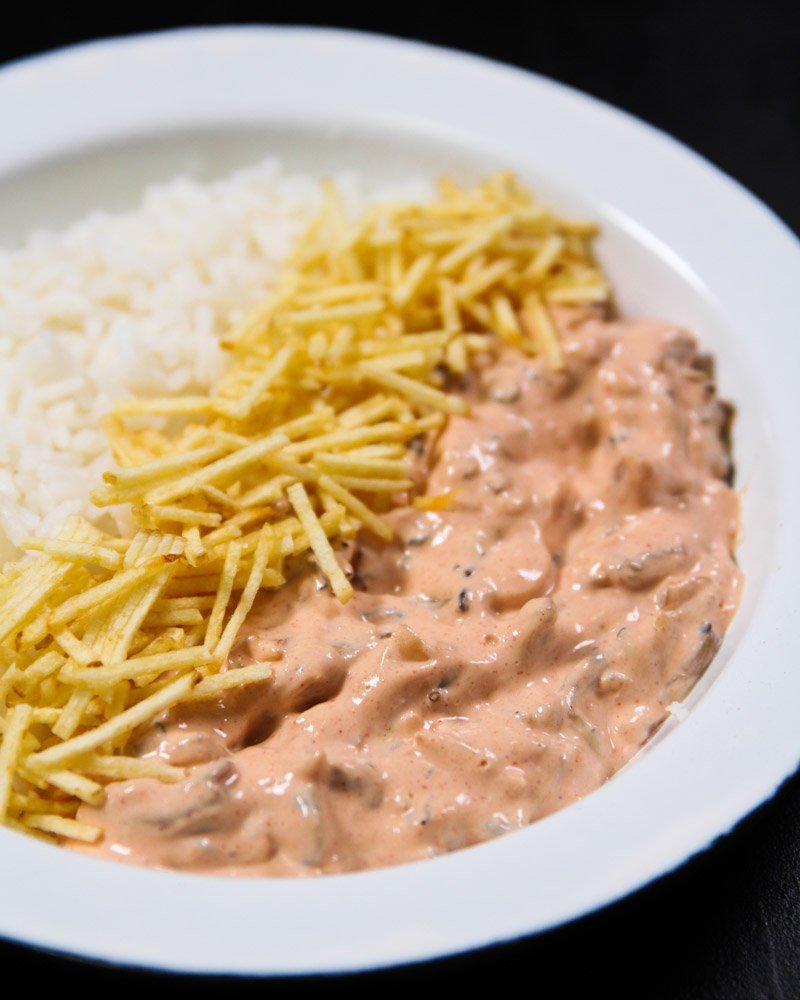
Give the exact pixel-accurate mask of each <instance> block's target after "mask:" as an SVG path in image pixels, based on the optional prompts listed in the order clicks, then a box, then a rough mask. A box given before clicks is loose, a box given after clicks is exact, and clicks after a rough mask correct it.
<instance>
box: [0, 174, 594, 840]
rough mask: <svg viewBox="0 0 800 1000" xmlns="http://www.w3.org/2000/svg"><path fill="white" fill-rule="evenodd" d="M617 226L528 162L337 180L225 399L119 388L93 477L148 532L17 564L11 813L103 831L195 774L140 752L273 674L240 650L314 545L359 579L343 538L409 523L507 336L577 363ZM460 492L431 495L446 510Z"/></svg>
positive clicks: (5, 684) (66, 831)
mask: <svg viewBox="0 0 800 1000" xmlns="http://www.w3.org/2000/svg"><path fill="white" fill-rule="evenodd" d="M594 232H595V227H594V226H592V225H591V224H587V223H583V222H570V221H567V220H564V219H559V218H557V217H555V216H554V215H552V214H551V213H550V212H548V211H547V210H546V209H545V208H544V207H542V206H541V205H540V204H538V203H537V202H535V201H534V200H533V199H532V198H531V197H530V195H529V194H528V193H527V192H526V191H525V190H524V189H523V188H522V187H520V186H519V184H518V183H517V182H516V180H515V179H514V178H513V177H512V176H510V175H508V174H497V175H495V176H492V177H490V178H488V179H487V180H486V181H484V182H483V183H482V184H480V185H479V186H478V187H477V188H476V189H474V190H472V191H466V192H465V191H462V190H461V189H460V188H458V187H457V186H456V185H455V184H453V183H452V182H450V181H443V182H441V183H440V192H439V197H438V198H437V199H436V200H434V201H432V202H431V203H429V204H385V203H384V204H380V205H374V206H372V207H370V208H369V209H368V210H367V211H366V212H365V213H364V214H363V216H362V217H361V218H360V219H359V220H357V221H355V222H350V221H348V220H347V219H346V218H345V215H344V212H343V209H342V207H341V204H340V201H339V198H338V197H337V193H336V191H335V189H334V188H333V187H332V186H330V185H328V186H327V187H326V203H325V207H324V209H323V211H322V213H321V215H320V216H319V218H318V219H317V220H316V222H315V223H314V225H313V226H312V227H311V229H310V231H309V232H308V233H307V234H306V236H305V238H304V239H303V240H302V242H301V243H300V245H299V246H298V247H297V249H296V252H295V254H294V256H293V258H292V259H291V260H290V261H289V263H288V266H287V269H286V272H285V274H284V275H283V277H282V279H281V280H280V281H279V282H278V284H277V286H276V288H275V289H274V290H273V292H272V295H271V296H270V298H269V299H268V300H267V301H265V302H264V303H262V304H261V305H260V306H259V308H257V309H256V310H255V311H254V312H253V313H252V314H251V315H250V316H249V317H248V318H247V319H246V320H245V321H244V322H243V323H242V324H241V325H240V326H239V327H238V328H237V329H234V330H232V331H231V332H230V335H229V336H228V337H227V339H226V340H225V342H224V344H223V346H224V347H225V348H226V349H227V350H228V351H229V352H230V356H231V363H230V365H229V368H228V370H227V373H226V375H225V376H224V377H223V378H222V379H221V381H220V382H219V383H218V384H217V386H216V387H215V389H214V391H213V392H212V393H211V394H210V395H208V396H176V397H170V398H166V399H151V398H148V399H134V400H130V401H127V402H124V403H121V404H119V405H118V406H117V407H116V409H115V411H114V413H113V414H112V415H111V416H110V417H109V419H108V426H107V430H108V433H109V436H110V440H111V444H112V448H113V451H114V456H115V458H116V460H117V462H118V463H119V468H117V469H115V470H114V471H112V472H108V473H106V474H105V476H104V480H105V483H104V485H102V486H100V487H98V488H97V489H96V490H95V491H94V493H93V494H92V500H93V502H94V503H95V504H96V505H97V506H98V507H99V508H103V507H111V506H114V505H118V504H125V505H130V510H131V513H132V516H133V519H134V521H135V523H136V524H137V526H138V529H139V530H138V531H137V532H136V533H135V534H133V535H132V537H125V538H121V537H119V536H118V535H115V534H111V533H109V532H106V531H102V530H100V529H99V528H97V527H95V526H93V525H91V524H89V523H88V522H87V521H85V520H83V519H82V518H79V517H74V518H72V519H70V520H69V521H68V523H67V524H66V525H65V526H64V527H63V528H62V530H61V532H60V533H59V535H58V537H56V538H53V539H39V538H31V539H28V540H26V542H25V543H24V545H23V548H25V549H27V550H28V551H29V552H31V553H34V554H32V555H28V556H27V557H26V558H24V559H22V560H21V561H19V562H16V563H12V564H9V565H6V566H5V567H3V571H2V574H0V738H1V739H2V742H0V820H3V821H4V822H5V823H6V824H8V825H9V826H12V827H16V828H20V829H24V830H26V831H27V832H34V833H38V834H39V835H41V836H46V837H55V838H75V839H79V840H85V841H89V842H92V841H95V840H97V839H98V838H99V837H100V836H101V833H102V831H100V830H99V829H97V828H95V827H92V826H88V825H86V824H83V823H80V822H78V821H76V820H75V818H74V817H75V813H76V810H77V808H78V806H79V804H80V803H81V802H88V803H91V804H93V805H97V804H100V803H101V802H102V801H103V798H104V787H103V785H104V782H107V781H115V780H122V779H128V778H134V777H152V778H157V779H160V780H162V781H180V780H182V779H183V778H184V777H185V773H184V771H183V769H182V768H177V767H174V766H171V765H168V764H166V763H164V762H162V761H159V760H158V759H153V758H145V759H140V758H137V757H133V756H126V754H125V749H126V746H127V745H128V743H129V741H130V738H131V736H132V734H133V733H134V731H135V730H136V729H137V728H138V727H140V726H143V725H146V724H149V723H151V722H152V721H153V720H154V719H155V718H156V717H157V716H159V715H160V714H161V713H163V712H165V711H166V710H168V709H170V708H171V707H172V706H174V705H177V704H179V703H185V702H188V701H192V700H202V699H214V698H217V697H219V696H220V695H221V694H222V693H223V692H225V691H226V690H227V689H229V688H233V687H240V686H242V685H247V684H253V683H259V682H265V681H268V680H269V678H270V677H271V667H270V664H269V663H255V664H252V665H250V666H245V667H241V668H238V669H232V668H229V667H228V666H227V658H228V654H229V652H230V650H231V647H232V645H233V643H234V641H235V639H236V635H237V633H238V631H239V629H240V628H241V626H242V623H243V622H244V619H245V617H246V615H247V614H248V612H249V611H250V608H251V607H252V605H253V603H254V601H255V599H256V597H257V595H258V592H259V591H260V590H262V589H270V588H276V587H280V586H281V585H282V584H283V583H284V581H285V578H286V577H285V570H286V566H287V561H288V560H294V559H296V558H297V557H303V558H308V556H309V555H310V556H311V557H312V558H313V559H314V560H315V561H316V564H317V565H318V567H319V569H320V570H321V571H322V572H323V573H324V575H325V577H326V578H327V580H328V583H329V585H330V587H331V588H332V591H333V592H334V594H336V596H337V597H338V598H339V599H340V600H341V601H346V600H347V599H348V598H349V597H350V595H351V593H352V587H351V584H350V582H349V580H348V578H347V575H346V573H345V571H344V570H343V568H342V566H341V564H340V562H339V561H338V559H337V557H336V554H335V552H334V548H333V545H332V542H333V544H334V545H335V544H336V543H337V541H340V540H342V539H348V538H351V537H352V536H353V535H355V533H356V532H357V531H358V530H359V529H365V530H368V531H371V532H374V533H375V534H376V535H378V536H380V537H382V538H386V539H388V538H389V537H391V529H390V528H389V526H388V525H387V523H386V522H385V520H383V519H382V518H381V516H380V515H381V513H382V512H383V511H385V510H387V509H388V508H389V507H390V506H391V505H392V504H397V503H408V502H410V500H411V499H412V496H413V493H414V488H415V487H414V481H413V479H412V478H411V476H410V466H409V463H408V461H407V457H406V456H407V449H408V445H409V442H410V441H411V440H412V439H419V436H421V435H432V434H436V433H437V432H438V431H439V430H440V429H441V428H442V426H443V424H444V422H445V420H446V419H447V415H448V414H451V413H459V414H464V413H466V412H467V405H466V403H465V402H464V400H463V399H462V398H461V397H460V396H458V395H456V394H454V393H450V392H448V391H447V387H448V384H449V383H448V379H449V378H450V377H451V376H452V375H456V376H457V375H459V374H463V373H464V372H466V370H467V369H468V367H469V366H470V364H471V362H472V359H473V358H474V356H475V355H476V354H478V353H485V352H486V351H487V349H488V350H490V349H491V344H492V340H493V338H492V337H490V336H488V335H490V334H493V335H496V336H497V337H499V338H502V339H503V340H505V341H508V342H510V343H511V344H513V345H515V346H516V347H517V348H519V349H520V350H522V351H525V352H528V353H530V354H539V353H541V354H544V355H545V357H546V358H547V360H548V362H549V363H550V365H551V366H552V367H553V368H559V367H560V366H561V364H562V360H561V353H560V349H559V344H558V340H557V338H556V335H555V332H554V328H553V325H552V322H551V320H550V317H549V314H548V308H547V307H548V304H549V303H561V304H585V303H604V302H607V301H608V298H609V291H608V287H607V284H606V282H605V280H604V278H603V276H602V274H601V273H600V271H599V270H598V269H597V267H596V265H595V263H594V261H593V258H592V254H591V250H590V239H591V237H592V236H593V235H594ZM440 500H441V498H436V497H432V498H430V497H429V498H426V497H417V498H416V502H417V503H418V504H419V505H420V506H425V505H426V504H427V505H430V506H432V507H435V506H436V505H437V503H439V502H440Z"/></svg>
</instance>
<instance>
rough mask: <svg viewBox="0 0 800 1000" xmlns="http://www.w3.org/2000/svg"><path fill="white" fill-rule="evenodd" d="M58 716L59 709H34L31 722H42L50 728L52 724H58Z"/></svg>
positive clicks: (59, 713)
mask: <svg viewBox="0 0 800 1000" xmlns="http://www.w3.org/2000/svg"><path fill="white" fill-rule="evenodd" d="M60 716H61V709H60V708H34V710H33V719H32V721H33V722H44V723H46V724H47V725H48V726H52V725H53V723H55V722H58V720H59V717H60Z"/></svg>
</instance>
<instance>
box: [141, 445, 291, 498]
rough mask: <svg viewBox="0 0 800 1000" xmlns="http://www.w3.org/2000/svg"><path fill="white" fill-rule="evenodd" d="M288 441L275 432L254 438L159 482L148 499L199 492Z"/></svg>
mask: <svg viewBox="0 0 800 1000" xmlns="http://www.w3.org/2000/svg"><path fill="white" fill-rule="evenodd" d="M288 443H289V438H288V437H286V435H285V434H272V435H269V436H268V437H265V438H262V439H261V440H259V441H254V442H253V444H250V445H247V446H245V447H244V448H240V449H239V451H235V452H233V453H232V454H230V455H227V456H226V457H225V458H220V459H217V461H216V462H212V463H211V464H210V465H207V466H205V468H203V469H200V470H198V471H197V472H194V473H191V474H190V475H188V476H183V477H182V478H180V479H177V480H174V481H173V482H171V483H165V484H164V485H163V486H157V487H156V488H155V489H153V490H151V491H150V492H148V493H146V494H145V502H146V503H154V504H160V503H167V502H169V501H170V500H177V499H178V497H182V496H186V495H187V494H189V493H196V492H197V490H198V489H199V488H200V487H201V486H206V485H214V484H215V483H216V484H217V485H219V484H220V482H222V481H223V480H226V479H229V478H232V477H234V476H236V475H238V474H240V473H241V472H243V471H244V469H246V468H247V467H248V466H250V465H255V464H256V463H258V462H260V461H261V459H262V458H264V456H265V455H269V454H270V453H271V452H273V451H278V450H279V449H280V448H282V447H283V446H284V445H286V444H288Z"/></svg>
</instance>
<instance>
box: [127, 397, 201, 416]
mask: <svg viewBox="0 0 800 1000" xmlns="http://www.w3.org/2000/svg"><path fill="white" fill-rule="evenodd" d="M215 402H216V401H215V400H213V399H211V398H210V397H209V396H165V397H163V398H156V397H150V398H140V399H121V400H119V401H118V402H116V403H115V404H114V408H113V410H112V411H111V412H112V413H114V414H119V415H128V414H133V413H213V412H214V410H215Z"/></svg>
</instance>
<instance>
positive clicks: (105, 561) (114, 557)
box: [19, 538, 122, 570]
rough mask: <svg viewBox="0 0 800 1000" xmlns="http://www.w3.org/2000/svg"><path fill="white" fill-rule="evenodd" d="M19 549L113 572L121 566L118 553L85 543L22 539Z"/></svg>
mask: <svg viewBox="0 0 800 1000" xmlns="http://www.w3.org/2000/svg"><path fill="white" fill-rule="evenodd" d="M19 547H20V548H21V549H29V550H35V551H38V552H46V553H47V554H48V555H51V556H55V557H56V558H57V559H65V560H67V561H68V562H79V563H87V562H89V563H94V564H95V565H97V566H102V567H103V568H104V569H110V570H115V569H118V568H119V567H120V566H121V565H122V556H121V555H120V554H119V552H115V551H114V549H107V548H105V547H103V546H101V545H90V544H89V543H87V542H65V541H62V540H61V539H58V538H50V539H47V538H24V539H23V540H22V541H21V542H20V545H19Z"/></svg>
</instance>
